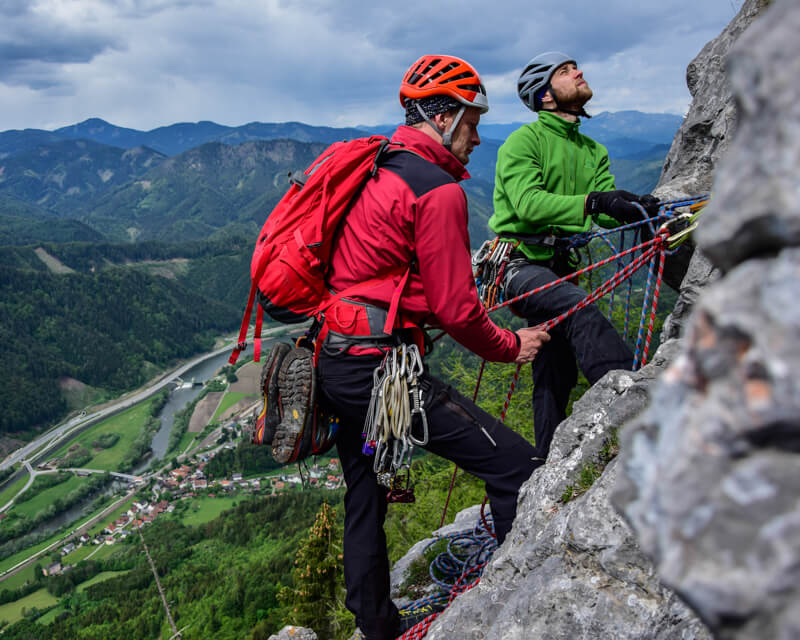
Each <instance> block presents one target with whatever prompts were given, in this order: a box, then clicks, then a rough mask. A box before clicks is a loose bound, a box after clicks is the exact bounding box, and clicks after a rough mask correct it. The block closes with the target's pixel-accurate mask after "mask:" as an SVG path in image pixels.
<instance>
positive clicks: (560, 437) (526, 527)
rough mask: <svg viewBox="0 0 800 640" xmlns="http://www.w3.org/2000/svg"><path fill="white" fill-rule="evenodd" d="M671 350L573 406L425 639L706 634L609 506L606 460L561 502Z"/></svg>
mask: <svg viewBox="0 0 800 640" xmlns="http://www.w3.org/2000/svg"><path fill="white" fill-rule="evenodd" d="M676 349H677V342H676V341H672V342H670V343H667V344H665V345H663V346H662V348H661V349H660V350H659V351H658V352H657V354H656V356H655V357H654V359H653V362H652V363H651V364H650V365H648V366H646V367H644V368H643V369H642V370H641V371H639V372H636V373H631V372H625V371H613V372H610V373H609V374H607V375H606V376H605V377H604V378H603V379H602V380H600V381H599V382H598V383H597V384H596V385H594V387H592V388H591V389H590V390H589V391H587V392H586V394H585V395H584V396H583V398H581V400H580V401H578V402H577V403H575V407H574V409H573V414H572V416H571V417H570V418H568V419H567V420H566V421H565V422H564V423H563V424H562V425H561V426H560V427H559V429H558V431H557V432H556V435H555V437H554V441H553V446H552V448H551V452H550V457H549V458H548V461H547V463H546V464H545V465H543V466H542V467H540V468H539V469H537V471H536V472H534V474H533V476H531V479H530V480H529V481H528V482H527V483H526V484H525V485H524V486H523V490H522V492H521V495H520V501H519V506H518V511H517V519H516V520H515V522H514V527H513V529H512V531H511V533H510V534H509V536H508V538H507V539H506V541H505V543H504V544H503V545H502V547H500V548H499V549H498V550H497V552H495V555H494V557H493V559H492V561H491V562H490V564H489V566H488V567H487V569H486V571H485V573H484V576H483V578H482V580H481V582H480V583H479V584H478V586H477V587H475V588H474V589H472V590H471V591H468V592H467V593H465V594H463V595H461V596H459V597H458V598H457V599H456V600H455V601H454V602H453V604H452V605H451V606H450V607H449V608H448V610H447V611H445V612H444V613H443V614H442V615H441V616H440V617H439V619H437V620H436V622H435V623H434V624H433V626H432V627H431V630H430V632H429V633H428V636H427V637H428V638H429V639H430V640H441V639H444V638H448V639H449V638H459V639H473V638H474V639H478V638H480V639H486V640H499V639H500V638H502V639H503V640H523V639H524V640H529V639H531V638H548V639H564V640H566V639H567V638H569V639H570V640H572V639H581V638H585V639H587V640H588V639H590V638H591V639H595V638H603V637H611V638H641V639H642V640H644V639H645V638H648V639H651V638H685V639H686V640H691V639H694V638H697V639H700V638H703V639H706V638H708V637H709V636H708V634H707V632H706V630H705V629H704V628H703V626H702V624H701V623H700V622H699V621H698V620H697V619H696V618H695V617H694V616H692V615H691V613H690V612H689V611H688V609H687V608H686V607H685V606H684V605H683V604H682V603H681V602H680V601H679V600H678V599H677V598H676V597H675V596H674V595H673V594H672V593H670V592H669V591H667V590H666V589H664V588H663V587H661V586H660V584H659V582H658V579H657V578H656V577H655V574H654V572H653V569H652V566H651V565H650V563H649V561H648V559H647V558H646V557H645V556H644V555H643V554H642V553H641V552H640V551H639V549H638V547H637V545H636V543H635V540H634V538H633V536H632V534H631V532H630V530H629V529H628V527H627V525H626V524H625V523H624V522H623V520H622V519H621V518H619V517H618V516H617V515H616V514H615V512H614V510H613V509H612V508H611V505H610V503H609V501H608V490H609V487H610V486H611V485H612V484H613V481H614V477H615V475H616V471H615V463H614V462H613V461H612V462H611V464H610V465H609V466H608V467H607V468H606V471H605V473H603V475H602V476H601V477H600V478H599V479H598V480H597V482H596V483H595V484H594V485H593V486H592V488H591V489H590V490H589V491H588V492H587V493H585V494H584V495H582V496H580V497H579V498H577V499H575V500H573V501H571V502H567V503H564V502H563V501H562V497H563V496H564V492H565V490H566V489H567V487H569V486H570V485H576V484H577V482H578V478H579V476H580V474H581V472H582V470H583V469H584V467H585V466H586V465H587V464H595V463H597V461H598V460H599V459H600V457H601V455H602V452H603V450H604V448H605V447H607V446H608V443H609V442H610V441H613V433H614V429H615V427H616V426H617V425H619V424H621V423H623V422H625V421H626V420H628V419H630V418H632V417H633V416H635V415H636V414H637V413H638V412H639V411H640V410H641V408H642V405H643V403H644V402H645V401H646V398H647V388H648V386H649V385H650V384H652V382H653V380H654V378H655V376H656V375H657V373H658V371H660V370H661V369H663V368H664V367H665V366H666V363H667V362H668V361H669V360H670V359H671V357H672V354H673V353H674V352H675V351H676Z"/></svg>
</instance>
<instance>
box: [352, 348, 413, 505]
mask: <svg viewBox="0 0 800 640" xmlns="http://www.w3.org/2000/svg"><path fill="white" fill-rule="evenodd" d="M423 371H424V366H423V363H422V356H421V354H420V352H419V348H418V347H417V345H415V344H412V345H405V344H403V345H400V346H397V347H393V348H392V349H391V350H390V351H388V352H387V353H386V355H385V356H384V359H383V362H382V363H381V364H380V366H378V367H376V369H375V371H374V372H373V374H372V383H373V384H372V395H371V397H370V403H369V408H368V409H367V417H366V420H365V421H364V431H363V433H362V436H363V438H364V445H363V447H362V453H364V454H365V455H374V456H375V460H374V463H373V470H374V471H375V473H376V474H377V477H378V483H379V484H381V485H382V486H384V487H386V488H387V489H388V490H389V491H388V493H387V500H388V501H389V502H413V501H414V489H413V486H412V484H411V458H412V456H413V454H414V447H415V446H425V445H426V444H428V418H427V415H426V413H425V400H424V394H423V390H422V387H421V385H420V376H421V375H422V373H423ZM416 424H418V425H419V431H420V432H421V433H420V436H419V437H417V436H416V435H414V432H413V429H412V427H413V426H414V425H416Z"/></svg>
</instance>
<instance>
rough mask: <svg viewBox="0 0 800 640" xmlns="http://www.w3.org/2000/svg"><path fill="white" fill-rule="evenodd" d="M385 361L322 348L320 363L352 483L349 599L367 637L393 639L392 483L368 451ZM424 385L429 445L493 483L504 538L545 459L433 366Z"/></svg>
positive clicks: (489, 489) (347, 533)
mask: <svg viewBox="0 0 800 640" xmlns="http://www.w3.org/2000/svg"><path fill="white" fill-rule="evenodd" d="M380 362H381V359H380V358H379V357H372V356H352V355H349V354H342V353H336V354H334V353H332V352H329V351H327V350H326V349H325V348H323V350H322V353H321V354H320V359H319V366H318V369H317V372H318V376H319V377H318V380H319V390H320V394H319V397H320V400H321V402H322V403H323V404H324V405H325V406H326V407H327V408H328V409H330V410H332V411H333V412H335V413H336V415H338V417H339V420H340V430H339V435H338V438H337V442H336V447H337V450H338V453H339V458H340V459H341V464H342V471H343V473H344V479H345V483H346V484H347V492H346V494H345V516H344V578H345V585H346V587H347V598H346V601H345V603H346V605H347V608H348V609H350V611H352V612H353V613H354V614H355V616H356V623H357V624H358V626H359V628H360V629H361V630H362V631H363V632H364V634H365V635H366V637H367V639H368V640H390V639H393V638H395V637H396V635H397V632H398V625H399V616H398V611H397V608H396V607H395V605H394V603H393V602H392V600H391V597H390V593H389V591H390V587H389V559H388V556H387V552H386V536H385V534H384V531H383V522H384V518H385V517H386V509H387V503H386V492H387V490H386V488H384V487H382V486H380V485H378V483H377V480H376V477H375V473H374V472H373V470H372V467H373V462H374V456H366V455H364V454H363V453H362V452H361V447H362V444H363V439H362V437H361V433H362V430H363V426H364V420H365V418H366V413H367V407H368V406H369V401H370V394H371V391H372V373H373V371H374V369H375V367H377V366H378V365H379V364H380ZM422 388H423V392H424V403H425V405H424V406H425V411H426V413H427V418H428V428H429V441H428V445H427V446H426V447H425V448H426V449H427V450H428V451H431V452H433V453H435V454H437V455H440V456H442V457H444V458H447V459H448V460H451V461H453V462H455V463H456V464H457V465H458V466H459V467H461V468H462V469H463V470H465V471H467V472H468V473H471V474H472V475H475V476H477V477H478V478H480V479H482V480H483V481H484V482H485V483H486V493H487V495H488V496H489V500H490V502H491V509H492V518H493V520H494V525H495V530H496V532H497V538H498V542H502V541H503V539H504V538H505V536H506V534H507V533H508V531H509V530H510V529H511V523H512V521H513V520H514V515H515V514H516V510H517V494H518V492H519V488H520V486H521V485H522V483H523V482H524V481H525V480H527V479H528V478H529V477H530V475H531V473H532V472H533V470H534V468H535V467H536V466H537V465H538V464H540V463H539V462H537V461H536V460H535V459H534V458H535V456H536V452H535V449H534V447H533V446H532V445H531V444H530V443H529V442H528V441H527V440H525V439H524V438H523V437H522V436H520V435H519V434H517V433H516V432H514V431H512V430H511V429H510V428H508V427H506V426H505V425H503V424H502V423H501V422H500V421H499V420H497V419H495V418H493V417H492V416H491V415H489V414H488V413H486V412H485V411H483V410H482V409H480V408H479V407H477V406H476V405H475V404H473V403H472V401H470V400H469V399H467V398H465V397H464V396H463V395H461V394H460V393H458V392H457V391H456V390H455V389H453V388H452V387H450V386H448V385H446V384H444V383H443V382H441V381H440V380H437V379H436V378H434V377H432V376H430V375H429V374H427V373H425V374H423V376H422ZM481 427H483V428H484V429H485V430H486V432H487V433H488V434H489V436H490V437H491V440H490V439H489V437H487V436H486V435H485V434H484V433H483V431H482V430H481ZM415 435H417V436H420V435H421V434H418V433H416V432H415ZM492 441H494V442H492Z"/></svg>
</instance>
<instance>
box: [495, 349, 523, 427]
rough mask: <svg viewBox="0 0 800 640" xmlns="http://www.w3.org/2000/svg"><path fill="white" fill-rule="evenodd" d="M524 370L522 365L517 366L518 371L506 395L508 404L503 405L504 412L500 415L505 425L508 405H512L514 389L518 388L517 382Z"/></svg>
mask: <svg viewBox="0 0 800 640" xmlns="http://www.w3.org/2000/svg"><path fill="white" fill-rule="evenodd" d="M520 369H522V365H521V364H518V365H517V370H516V371H514V378H513V379H512V380H511V387H510V388H509V390H508V394H506V402H505V404H504V405H503V412H502V413H501V414H500V422H503V423H505V421H506V413H507V412H508V405H510V404H511V396H512V395H514V388H515V387H516V386H517V382H519V372H520Z"/></svg>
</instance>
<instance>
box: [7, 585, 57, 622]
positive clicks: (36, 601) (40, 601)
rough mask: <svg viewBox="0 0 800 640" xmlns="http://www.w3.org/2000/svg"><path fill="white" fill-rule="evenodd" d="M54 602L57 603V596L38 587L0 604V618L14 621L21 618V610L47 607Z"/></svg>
mask: <svg viewBox="0 0 800 640" xmlns="http://www.w3.org/2000/svg"><path fill="white" fill-rule="evenodd" d="M55 604H58V598H56V597H55V596H51V595H50V594H49V593H48V592H47V590H46V589H39V590H38V591H34V592H33V593H31V594H30V595H27V596H25V597H24V598H20V599H19V600H16V601H14V602H9V603H7V604H3V605H0V620H6V621H7V622H16V621H17V620H22V617H23V615H22V612H23V610H26V611H30V610H31V609H33V608H34V607H35V608H37V609H47V608H48V607H52V606H53V605H55Z"/></svg>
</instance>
